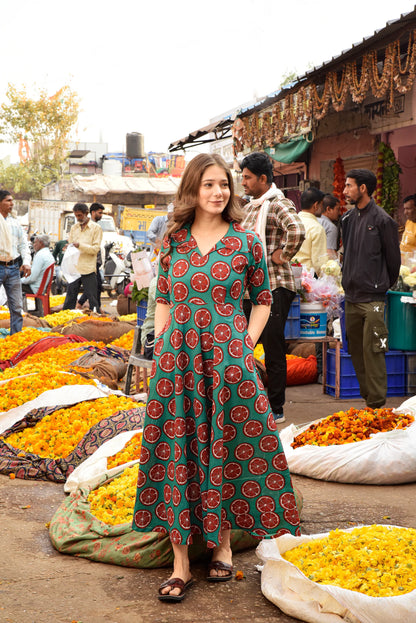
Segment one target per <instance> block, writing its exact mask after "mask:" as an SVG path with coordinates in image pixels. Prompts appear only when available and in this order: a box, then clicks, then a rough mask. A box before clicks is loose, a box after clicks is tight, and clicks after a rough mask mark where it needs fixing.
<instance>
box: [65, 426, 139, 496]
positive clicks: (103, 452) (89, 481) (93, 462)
mask: <svg viewBox="0 0 416 623" xmlns="http://www.w3.org/2000/svg"><path fill="white" fill-rule="evenodd" d="M142 430H143V429H142V428H138V429H136V430H130V431H125V432H123V433H120V434H119V435H116V436H115V437H113V438H112V439H109V440H108V441H106V442H105V443H103V445H102V446H100V447H99V448H98V449H97V450H96V451H95V452H94V453H93V454H92V455H91V456H89V457H88V458H87V459H86V460H85V461H83V462H82V463H81V464H80V465H78V467H76V468H75V469H74V471H73V472H72V474H71V475H70V476H69V477H68V480H67V481H66V483H65V484H64V491H65V492H66V493H73V492H74V491H76V490H77V489H80V488H82V487H86V486H89V487H91V489H94V488H95V487H96V486H97V485H98V484H99V483H100V482H102V480H103V479H104V477H108V478H111V477H112V476H114V475H115V474H117V473H118V472H119V471H120V470H121V469H123V470H124V469H126V468H127V467H130V466H131V465H134V464H135V463H138V462H139V460H138V459H137V460H135V461H129V462H128V463H125V464H124V465H122V466H120V465H118V466H117V467H113V468H111V469H107V458H108V457H109V456H113V454H116V453H117V452H119V451H120V450H122V448H124V446H125V445H126V444H127V443H128V442H129V441H130V439H131V438H132V437H134V435H136V434H137V433H141V432H142Z"/></svg>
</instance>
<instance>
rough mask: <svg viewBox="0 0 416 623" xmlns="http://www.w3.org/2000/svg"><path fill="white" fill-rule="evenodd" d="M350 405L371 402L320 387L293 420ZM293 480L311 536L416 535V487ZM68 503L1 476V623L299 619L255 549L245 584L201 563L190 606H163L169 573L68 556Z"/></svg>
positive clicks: (241, 563)
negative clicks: (55, 538)
mask: <svg viewBox="0 0 416 623" xmlns="http://www.w3.org/2000/svg"><path fill="white" fill-rule="evenodd" d="M403 400H404V398H390V399H389V400H388V405H387V406H391V407H395V406H399V405H400V404H401V402H402V401H403ZM351 406H355V407H358V406H363V402H362V401H360V400H355V401H335V400H334V399H333V398H331V397H329V396H326V395H323V394H322V388H321V386H320V385H307V386H302V387H296V388H289V389H288V392H287V405H286V416H287V422H288V423H290V422H294V423H302V422H308V421H311V420H314V419H316V418H318V417H322V416H325V415H329V414H330V413H333V412H334V411H338V410H340V409H342V408H348V407H351ZM285 425H286V424H283V425H282V426H281V427H282V428H283V427H284V426H285ZM293 480H294V483H295V485H296V486H297V487H298V488H299V489H300V490H301V492H302V494H303V496H304V510H303V512H302V529H303V531H304V532H307V533H316V532H322V531H326V530H329V529H333V528H336V527H341V528H342V527H349V526H350V525H351V523H365V524H367V523H392V524H398V525H403V526H409V527H413V528H416V484H408V485H399V486H363V485H345V484H338V483H328V482H322V481H317V480H313V479H309V478H304V477H299V476H294V477H293ZM64 495H65V494H64V493H63V488H62V486H61V485H57V484H54V483H48V482H32V481H22V480H10V479H9V478H8V477H6V476H0V526H1V530H0V551H1V558H2V563H1V574H0V622H1V623H74V622H77V623H149V622H151V623H156V622H157V623H213V622H217V621H218V622H219V621H226V622H235V623H266V622H269V621H273V622H278V623H290V622H294V621H295V619H293V618H291V617H288V616H286V615H284V614H283V613H282V612H280V610H278V609H277V608H276V607H275V606H274V605H273V604H271V603H270V602H268V601H267V600H266V599H265V598H264V597H263V596H262V593H261V591H260V574H259V573H258V572H257V571H256V569H255V565H256V564H257V562H258V560H257V557H256V554H255V550H250V551H247V552H244V553H240V554H238V555H236V556H235V560H234V563H235V567H236V569H241V570H242V571H244V573H245V575H246V580H244V581H241V582H236V581H232V582H229V583H226V584H223V585H212V584H208V583H207V582H205V581H204V575H205V563H203V562H201V563H199V564H198V565H196V566H195V568H194V574H195V577H196V579H197V583H196V585H195V586H194V587H193V588H192V590H191V591H190V593H189V595H188V597H187V599H186V600H185V601H184V602H183V603H181V604H169V605H168V604H162V603H160V602H158V600H157V599H156V593H157V588H158V585H159V584H160V582H161V581H163V579H165V578H166V577H167V575H168V573H169V572H168V570H167V569H156V570H140V569H138V570H136V569H127V568H123V567H117V566H112V565H105V564H101V563H94V562H90V561H88V560H83V559H77V558H74V557H70V556H64V555H61V554H59V553H58V552H56V551H55V550H54V549H53V548H52V546H51V544H50V541H49V537H48V531H47V527H46V525H45V524H46V523H47V522H48V521H49V520H50V519H51V517H52V515H53V514H54V512H55V510H56V509H57V508H58V506H59V505H60V503H61V501H62V500H63V499H64ZM27 506H29V507H30V508H24V507H27ZM387 516H388V517H389V519H388V520H386V519H385V517H387Z"/></svg>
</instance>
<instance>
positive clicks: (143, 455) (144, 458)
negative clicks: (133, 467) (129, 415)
mask: <svg viewBox="0 0 416 623" xmlns="http://www.w3.org/2000/svg"><path fill="white" fill-rule="evenodd" d="M146 428H147V427H146ZM146 428H145V431H146ZM155 428H156V427H155ZM143 437H144V438H145V439H146V435H145V434H144V433H143ZM149 459H150V452H149V450H148V449H147V448H146V447H145V446H142V448H141V450H140V465H145V464H146V463H147V462H148V461H149Z"/></svg>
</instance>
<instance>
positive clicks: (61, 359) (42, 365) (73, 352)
mask: <svg viewBox="0 0 416 623" xmlns="http://www.w3.org/2000/svg"><path fill="white" fill-rule="evenodd" d="M87 346H97V347H98V348H103V347H104V346H105V344H104V343H103V342H82V346H81V345H80V344H79V343H76V342H75V343H74V342H67V343H66V344H60V345H59V346H58V347H57V348H55V347H52V348H49V349H48V350H45V351H43V352H41V353H35V354H34V355H29V357H26V359H24V360H23V361H20V362H19V363H18V364H16V365H15V366H14V367H12V368H6V370H4V372H3V374H2V375H1V377H0V378H1V380H5V379H12V378H15V377H18V376H23V375H24V374H34V373H41V372H44V371H45V370H46V369H47V370H48V372H49V373H55V372H65V371H68V370H69V368H71V369H74V366H71V363H72V362H73V361H75V360H76V359H77V358H78V357H79V356H80V351H79V349H80V348H81V349H85V347H87ZM84 371H85V370H84Z"/></svg>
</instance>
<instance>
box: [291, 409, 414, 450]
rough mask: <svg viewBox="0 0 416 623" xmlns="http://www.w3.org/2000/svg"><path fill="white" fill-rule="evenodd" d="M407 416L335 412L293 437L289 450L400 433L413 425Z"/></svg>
mask: <svg viewBox="0 0 416 623" xmlns="http://www.w3.org/2000/svg"><path fill="white" fill-rule="evenodd" d="M414 420H415V418H414V417H413V415H410V414H402V413H394V411H393V409H383V408H381V409H370V408H369V407H366V408H365V409H354V408H351V409H349V410H348V411H339V412H337V413H334V414H332V415H329V416H328V417H326V418H324V419H322V420H320V421H319V422H316V423H314V424H311V425H310V426H309V427H308V428H307V429H306V430H305V431H303V432H302V433H300V434H299V435H297V436H296V437H295V438H294V440H293V442H292V443H291V446H292V448H300V447H302V446H305V445H314V446H333V445H342V444H347V443H354V442H356V441H363V440H364V439H369V438H370V436H371V435H374V434H376V433H386V432H388V431H390V430H394V429H404V428H407V427H408V426H410V425H411V424H412V423H413V422H414Z"/></svg>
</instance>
